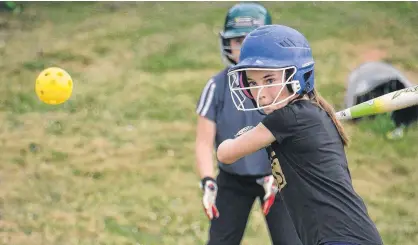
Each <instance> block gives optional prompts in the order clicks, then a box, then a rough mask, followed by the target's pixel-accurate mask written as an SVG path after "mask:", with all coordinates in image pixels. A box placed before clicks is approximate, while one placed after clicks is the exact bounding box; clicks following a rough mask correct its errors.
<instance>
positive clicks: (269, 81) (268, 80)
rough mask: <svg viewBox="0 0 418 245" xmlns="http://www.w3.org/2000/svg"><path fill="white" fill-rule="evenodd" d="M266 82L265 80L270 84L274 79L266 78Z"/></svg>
mask: <svg viewBox="0 0 418 245" xmlns="http://www.w3.org/2000/svg"><path fill="white" fill-rule="evenodd" d="M266 82H267V84H272V83H274V79H272V78H270V79H267V80H266Z"/></svg>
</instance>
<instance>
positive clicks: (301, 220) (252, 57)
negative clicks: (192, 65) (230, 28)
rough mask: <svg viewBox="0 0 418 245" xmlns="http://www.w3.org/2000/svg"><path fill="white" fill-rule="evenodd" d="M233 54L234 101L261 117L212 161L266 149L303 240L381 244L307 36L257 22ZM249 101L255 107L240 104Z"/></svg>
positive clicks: (324, 244)
mask: <svg viewBox="0 0 418 245" xmlns="http://www.w3.org/2000/svg"><path fill="white" fill-rule="evenodd" d="M239 60H240V62H239V63H238V64H237V65H235V66H233V67H231V68H230V69H229V73H228V75H229V85H230V88H231V91H232V93H231V95H232V99H233V101H234V104H235V105H236V107H237V109H238V110H242V111H252V110H260V111H263V113H264V114H266V115H267V116H266V117H264V119H263V120H262V122H261V123H260V124H258V125H257V126H256V127H255V128H253V129H251V130H249V131H248V132H246V133H245V134H243V135H241V136H239V137H238V138H235V139H228V140H225V141H223V142H222V143H221V144H220V146H219V148H218V151H217V156H218V159H219V160H220V161H222V162H223V163H226V164H231V163H233V162H235V161H237V160H238V159H240V158H242V157H244V156H246V155H248V154H251V153H253V152H255V151H258V150H259V149H262V148H267V151H268V152H269V153H270V157H271V163H272V172H273V175H274V176H275V178H276V180H277V182H278V184H279V190H280V193H281V195H282V197H283V200H284V202H285V204H286V205H285V206H286V208H287V210H288V212H289V214H290V216H291V219H292V220H293V223H294V224H295V227H296V230H297V233H298V235H299V237H300V238H301V240H302V243H303V244H309V245H337V244H338V245H381V244H383V242H382V239H381V237H380V235H379V232H378V231H377V229H376V226H375V224H374V223H373V222H372V220H371V219H370V217H369V215H368V212H367V208H366V206H365V204H364V202H363V200H362V199H361V197H360V196H359V195H358V194H357V193H356V192H355V190H354V189H353V185H352V182H351V176H350V172H349V169H348V166H347V159H346V155H345V151H344V146H345V145H347V143H348V140H347V136H346V134H345V132H344V129H343V127H342V126H341V124H340V123H339V122H338V121H337V120H336V118H335V116H334V112H333V108H332V107H331V106H330V105H329V104H328V103H327V102H326V101H325V100H324V99H323V98H322V97H320V96H319V95H318V94H317V92H316V90H315V87H314V60H313V57H312V51H311V48H310V45H309V43H308V41H307V40H306V38H305V37H304V36H303V35H302V34H301V33H299V32H298V31H296V30H294V29H292V28H290V27H287V26H282V25H268V26H263V27H259V28H257V29H256V30H254V31H253V32H251V33H250V34H249V35H248V36H247V37H246V38H245V40H244V42H243V44H242V48H241V54H240V59H239ZM247 99H249V100H251V101H252V102H253V103H252V104H253V105H254V107H246V106H245V105H246V104H245V103H244V101H245V100H247Z"/></svg>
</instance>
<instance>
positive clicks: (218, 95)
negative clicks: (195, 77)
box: [196, 68, 271, 175]
mask: <svg viewBox="0 0 418 245" xmlns="http://www.w3.org/2000/svg"><path fill="white" fill-rule="evenodd" d="M227 71H228V68H225V69H224V70H222V71H221V72H219V73H218V74H216V75H215V76H213V77H212V78H211V79H210V80H209V81H208V82H207V83H206V86H205V87H204V88H203V91H202V93H201V95H200V98H199V101H198V103H197V107H196V112H197V114H199V115H201V116H203V117H205V118H207V119H209V120H211V121H213V122H215V123H216V136H215V147H216V149H217V148H218V146H219V144H221V143H222V142H223V141H224V140H226V139H231V138H234V137H235V135H236V134H238V133H239V132H240V131H241V132H242V131H245V130H248V129H250V128H251V127H255V126H257V124H258V123H260V122H261V120H262V119H263V116H262V115H261V114H260V113H259V112H258V111H248V112H247V111H246V112H243V111H238V110H237V109H236V107H235V105H234V103H233V101H232V98H231V91H230V89H229V86H228V76H227ZM245 102H246V103H249V106H253V105H252V103H251V101H250V100H246V101H245ZM247 108H248V106H247ZM218 166H219V168H220V169H222V170H224V171H226V172H229V173H232V174H238V175H269V174H271V165H270V161H269V159H268V155H267V153H266V151H265V150H264V149H262V150H259V151H257V152H255V153H254V154H251V155H249V156H246V157H243V158H241V159H240V160H238V161H237V162H236V163H234V164H224V163H222V162H219V161H218Z"/></svg>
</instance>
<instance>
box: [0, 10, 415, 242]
mask: <svg viewBox="0 0 418 245" xmlns="http://www.w3.org/2000/svg"><path fill="white" fill-rule="evenodd" d="M265 5H266V6H267V7H268V8H269V9H270V10H271V13H272V15H273V21H274V22H275V23H282V24H287V25H290V26H293V27H295V28H298V29H299V30H300V31H302V32H303V33H305V34H306V36H307V37H308V39H309V40H310V41H311V44H312V47H313V52H314V56H315V58H316V62H317V70H316V78H317V84H318V87H319V90H320V91H321V93H322V95H324V97H326V98H327V99H329V100H330V101H331V102H333V104H334V105H335V107H336V108H337V109H342V107H343V97H344V93H345V86H346V84H345V83H346V78H347V75H348V73H349V72H350V70H351V69H353V68H354V67H355V66H357V65H359V64H360V63H361V62H363V61H365V60H369V59H376V58H381V59H384V60H387V61H390V62H392V63H393V64H394V65H395V66H396V67H397V68H399V69H401V70H402V71H403V72H405V74H406V75H407V76H408V78H410V79H411V80H412V81H417V80H418V45H417V43H418V34H417V32H416V26H417V25H416V23H418V14H417V11H418V5H417V4H416V3H413V2H402V3H386V2H385V3H384V2H381V3H375V2H373V3H372V2H370V3H366V2H355V3H354V2H353V3H350V2H345V3H342V2H341V3H331V2H329V3H328V2H327V3H326V2H316V3H313V2H312V3H310V2H298V3H290V2H280V3H272V2H269V3H266V4H265ZM230 6H232V3H228V2H216V3H210V2H202V3H192V2H190V3H174V2H165V3H151V2H149V3H133V2H132V3H116V2H115V3H104V2H103V3H99V2H97V3H93V2H91V3H81V2H79V3H60V4H58V3H27V4H26V8H25V11H24V12H23V13H22V14H21V15H10V14H7V13H0V14H1V15H0V53H1V57H2V58H1V60H0V79H1V83H0V122H1V127H0V144H1V150H0V162H1V164H0V211H1V216H0V243H1V244H13V245H28V244H31V245H52V244H53V245H70V244H71V245H75V244H79V245H91V244H109V245H111V244H115V245H122V244H123V245H124V244H136V245H138V244H140V245H160V244H164V245H174V244H176V245H177V244H181V245H189V244H190V245H191V244H204V242H205V241H206V237H207V229H208V221H207V218H206V216H205V215H204V213H203V211H202V209H201V203H200V198H201V192H200V189H199V188H198V177H197V174H196V172H195V167H194V130H195V122H196V116H195V113H194V108H195V103H196V101H197V99H198V96H199V93H200V91H201V89H202V88H203V86H204V84H205V83H206V81H207V80H208V78H209V77H210V76H211V75H213V74H215V73H216V72H218V71H219V70H220V69H221V68H222V67H223V64H222V63H221V59H220V56H219V50H218V39H217V32H218V31H219V30H220V28H221V26H222V24H223V20H224V15H225V13H226V10H227V8H229V7H230ZM52 65H57V66H60V67H63V68H65V69H66V70H67V71H69V72H70V74H71V75H72V76H73V78H74V83H75V85H74V86H75V87H74V89H75V90H74V95H73V97H72V98H71V100H70V101H69V102H67V103H66V104H64V105H62V106H47V105H43V104H41V103H40V102H39V101H38V100H37V98H36V95H35V93H34V80H35V78H36V76H37V74H38V72H40V71H41V70H42V69H43V68H46V67H48V66H52ZM346 127H347V130H348V132H349V133H350V135H351V138H352V140H353V143H352V145H351V146H350V148H349V149H348V150H347V152H348V157H349V160H350V169H351V171H352V177H353V182H354V185H355V188H356V190H357V191H358V192H359V193H360V194H361V195H362V197H364V200H365V201H366V203H367V205H368V207H369V211H370V215H371V216H372V218H373V220H374V221H375V222H376V224H377V226H378V228H379V230H380V232H381V234H382V236H383V239H384V241H385V244H388V245H396V244H403V245H415V244H417V243H418V223H417V222H418V209H417V204H418V196H417V194H416V193H417V190H418V187H417V185H418V170H417V166H416V165H417V156H418V152H417V150H416V149H417V147H416V146H415V143H416V139H417V137H418V130H417V129H418V128H417V127H413V128H411V130H410V131H409V132H408V134H407V135H406V137H405V138H404V139H402V140H400V141H397V142H387V141H386V140H385V139H384V137H383V135H384V132H385V131H386V130H387V129H390V128H391V127H393V125H391V123H390V121H389V120H388V119H387V118H384V117H381V118H380V119H379V120H376V121H373V122H366V121H364V122H362V123H360V124H359V125H356V126H353V125H351V124H346ZM242 244H247V245H249V244H251V245H252V244H269V237H268V233H267V231H266V227H265V225H264V223H263V217H262V215H261V213H260V208H259V207H258V205H254V212H253V213H252V215H251V217H250V222H249V225H248V227H247V230H246V233H245V237H244V241H243V243H242Z"/></svg>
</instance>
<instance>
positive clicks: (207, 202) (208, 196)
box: [200, 177, 219, 220]
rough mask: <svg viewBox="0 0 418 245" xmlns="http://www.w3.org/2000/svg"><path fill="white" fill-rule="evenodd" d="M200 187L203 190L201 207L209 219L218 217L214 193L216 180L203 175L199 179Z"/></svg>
mask: <svg viewBox="0 0 418 245" xmlns="http://www.w3.org/2000/svg"><path fill="white" fill-rule="evenodd" d="M200 187H201V188H202V190H203V198H202V203H203V208H204V210H205V213H206V215H207V216H208V218H209V219H211V220H212V219H213V218H214V217H216V218H218V217H219V211H218V208H217V207H216V194H217V193H218V185H217V184H216V180H214V179H213V178H211V177H205V178H203V179H202V180H201V181H200Z"/></svg>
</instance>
